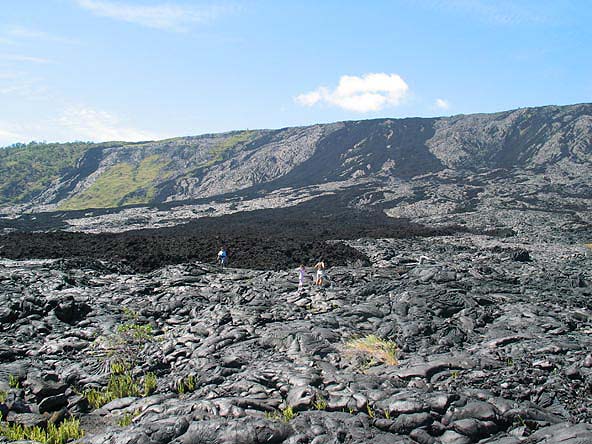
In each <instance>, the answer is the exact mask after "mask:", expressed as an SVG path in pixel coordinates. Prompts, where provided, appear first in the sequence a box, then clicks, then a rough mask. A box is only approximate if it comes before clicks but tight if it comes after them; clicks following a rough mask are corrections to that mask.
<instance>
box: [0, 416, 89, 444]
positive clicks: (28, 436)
mask: <svg viewBox="0 0 592 444" xmlns="http://www.w3.org/2000/svg"><path fill="white" fill-rule="evenodd" d="M0 436H4V437H6V439H8V440H9V441H25V440H28V441H35V442H40V443H42V444H65V443H66V442H68V441H70V440H73V439H80V438H82V437H83V436H84V431H83V430H82V429H81V428H80V421H78V420H77V419H65V420H64V421H62V423H61V424H60V425H59V426H56V425H55V424H53V423H49V424H48V425H47V428H46V429H43V428H41V427H27V426H22V425H20V424H3V423H0Z"/></svg>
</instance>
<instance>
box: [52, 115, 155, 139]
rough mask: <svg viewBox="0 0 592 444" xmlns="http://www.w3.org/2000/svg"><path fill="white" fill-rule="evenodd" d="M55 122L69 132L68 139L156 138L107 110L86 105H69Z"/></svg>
mask: <svg viewBox="0 0 592 444" xmlns="http://www.w3.org/2000/svg"><path fill="white" fill-rule="evenodd" d="M56 123H57V124H58V125H59V126H61V127H62V128H63V129H65V130H66V131H68V132H69V133H70V134H71V136H70V137H69V140H92V141H95V142H105V141H110V140H123V141H126V142H135V141H140V140H153V139H155V138H156V137H155V135H154V134H151V133H149V132H146V131H141V130H138V129H135V128H131V127H128V126H125V125H124V124H122V123H121V122H120V121H119V119H118V118H117V117H115V116H114V115H112V114H110V113H108V112H105V111H98V110H94V109H92V108H88V107H70V108H68V109H66V110H65V111H64V112H63V113H62V115H61V116H60V117H59V118H58V119H57V122H56Z"/></svg>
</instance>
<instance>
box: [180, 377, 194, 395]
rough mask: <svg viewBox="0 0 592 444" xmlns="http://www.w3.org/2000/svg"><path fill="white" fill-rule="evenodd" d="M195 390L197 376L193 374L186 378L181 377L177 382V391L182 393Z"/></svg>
mask: <svg viewBox="0 0 592 444" xmlns="http://www.w3.org/2000/svg"><path fill="white" fill-rule="evenodd" d="M194 390H195V377H194V376H193V375H189V376H187V377H186V378H183V379H181V380H180V381H179V382H178V383H177V393H179V394H180V395H182V394H184V393H186V392H192V391H194Z"/></svg>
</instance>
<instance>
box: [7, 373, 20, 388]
mask: <svg viewBox="0 0 592 444" xmlns="http://www.w3.org/2000/svg"><path fill="white" fill-rule="evenodd" d="M8 386H9V387H10V388H14V389H18V388H21V385H20V383H19V380H18V378H17V377H16V376H14V375H8Z"/></svg>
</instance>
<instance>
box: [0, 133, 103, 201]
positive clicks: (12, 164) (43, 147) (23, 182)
mask: <svg viewBox="0 0 592 444" xmlns="http://www.w3.org/2000/svg"><path fill="white" fill-rule="evenodd" d="M92 146H94V145H93V144H91V143H85V142H74V143H61V144H58V143H36V142H31V143H29V144H27V145H23V144H19V145H14V146H11V147H8V148H3V149H0V204H5V203H20V202H26V201H28V200H30V199H31V198H32V197H34V196H35V195H37V194H39V193H41V192H42V191H45V189H47V187H48V186H49V185H51V183H52V181H54V180H55V179H57V178H59V177H60V176H61V175H63V174H64V173H67V172H68V171H69V170H71V169H73V168H75V167H76V164H77V163H78V161H79V160H80V159H81V158H82V156H83V155H84V153H85V152H86V151H88V149H89V148H91V147H92Z"/></svg>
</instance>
